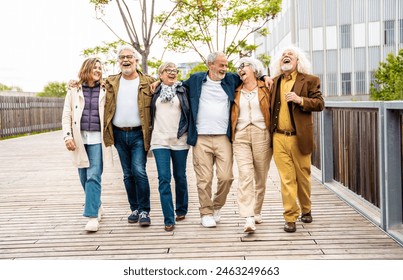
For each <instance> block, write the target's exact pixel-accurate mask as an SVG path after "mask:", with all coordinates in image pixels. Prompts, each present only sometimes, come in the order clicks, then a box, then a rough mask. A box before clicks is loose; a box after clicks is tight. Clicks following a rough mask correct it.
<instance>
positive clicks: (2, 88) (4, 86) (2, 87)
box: [0, 83, 12, 91]
mask: <svg viewBox="0 0 403 280" xmlns="http://www.w3.org/2000/svg"><path fill="white" fill-rule="evenodd" d="M11 89H12V88H11V87H9V86H6V85H4V84H2V83H0V91H2V90H11Z"/></svg>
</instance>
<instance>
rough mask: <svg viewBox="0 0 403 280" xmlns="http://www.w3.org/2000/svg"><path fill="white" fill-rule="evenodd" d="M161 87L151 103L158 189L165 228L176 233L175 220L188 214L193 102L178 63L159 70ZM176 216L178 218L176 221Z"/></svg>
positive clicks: (170, 63)
mask: <svg viewBox="0 0 403 280" xmlns="http://www.w3.org/2000/svg"><path fill="white" fill-rule="evenodd" d="M158 74H159V76H160V80H161V84H160V85H159V86H158V87H157V88H156V90H155V93H154V95H153V99H152V101H151V120H152V125H153V131H152V135H151V150H152V152H153V154H154V157H155V162H156V165H157V171H158V181H159V185H158V190H159V193H160V200H161V207H162V212H163V214H164V225H165V227H164V229H165V230H166V231H173V230H174V228H175V221H181V220H183V219H185V216H186V214H187V211H188V186H187V178H186V161H187V155H188V151H189V145H187V144H186V140H187V130H188V126H189V117H190V115H189V114H190V111H189V100H188V93H187V91H186V89H185V88H184V87H183V86H182V83H181V82H178V69H177V68H176V65H175V63H172V62H165V63H163V64H162V65H161V66H160V67H159V68H158ZM171 160H172V168H173V177H174V179H175V198H176V201H175V210H174V206H173V200H172V192H171ZM175 213H176V218H175Z"/></svg>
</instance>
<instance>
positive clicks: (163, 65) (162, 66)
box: [158, 61, 176, 76]
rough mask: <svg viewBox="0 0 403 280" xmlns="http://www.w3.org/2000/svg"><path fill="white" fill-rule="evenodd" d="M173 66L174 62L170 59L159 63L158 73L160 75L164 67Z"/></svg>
mask: <svg viewBox="0 0 403 280" xmlns="http://www.w3.org/2000/svg"><path fill="white" fill-rule="evenodd" d="M172 66H173V67H175V68H176V64H175V63H173V62H171V61H167V62H164V63H162V64H161V65H160V67H158V75H160V76H161V75H162V72H164V70H165V69H167V68H168V67H172Z"/></svg>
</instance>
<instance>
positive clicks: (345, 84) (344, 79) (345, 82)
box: [341, 73, 351, 95]
mask: <svg viewBox="0 0 403 280" xmlns="http://www.w3.org/2000/svg"><path fill="white" fill-rule="evenodd" d="M341 95H351V73H341Z"/></svg>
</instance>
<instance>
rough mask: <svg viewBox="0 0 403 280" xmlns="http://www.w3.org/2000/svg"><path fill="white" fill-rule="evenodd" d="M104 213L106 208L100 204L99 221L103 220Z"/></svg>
mask: <svg viewBox="0 0 403 280" xmlns="http://www.w3.org/2000/svg"><path fill="white" fill-rule="evenodd" d="M103 214H104V208H103V207H102V205H101V206H99V208H98V222H101V220H102V215H103Z"/></svg>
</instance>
